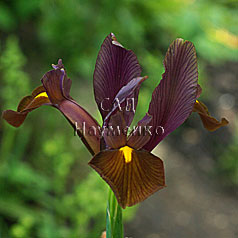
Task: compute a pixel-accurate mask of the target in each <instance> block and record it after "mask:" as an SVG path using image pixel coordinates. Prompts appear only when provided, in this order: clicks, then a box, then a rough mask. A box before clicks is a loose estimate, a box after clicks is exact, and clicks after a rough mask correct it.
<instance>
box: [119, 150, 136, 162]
mask: <svg viewBox="0 0 238 238" xmlns="http://www.w3.org/2000/svg"><path fill="white" fill-rule="evenodd" d="M120 151H121V152H122V153H123V155H124V158H125V162H126V163H130V162H131V157H132V151H133V149H132V148H131V147H129V146H124V147H122V148H121V149H120Z"/></svg>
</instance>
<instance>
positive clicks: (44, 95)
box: [35, 92, 48, 99]
mask: <svg viewBox="0 0 238 238" xmlns="http://www.w3.org/2000/svg"><path fill="white" fill-rule="evenodd" d="M39 97H46V98H48V95H47V93H46V92H42V93H40V94H38V95H37V96H36V97H35V99H36V98H39Z"/></svg>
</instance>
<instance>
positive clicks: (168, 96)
mask: <svg viewBox="0 0 238 238" xmlns="http://www.w3.org/2000/svg"><path fill="white" fill-rule="evenodd" d="M164 67H165V73H164V74H163V76H162V80H161V82H160V84H159V85H158V86H157V87H156V89H155V90H154V92H153V95H152V100H151V103H150V106H149V111H148V113H149V114H150V115H151V116H152V122H151V126H152V130H151V131H152V136H151V138H150V140H149V141H148V143H147V144H146V145H145V146H144V147H143V148H144V149H146V150H148V151H151V150H152V149H153V148H154V147H155V146H156V145H157V144H158V143H159V142H160V141H161V140H163V138H164V137H166V136H167V135H168V134H169V133H171V132H172V131H173V130H175V129H176V128H177V127H178V126H180V125H181V124H182V123H183V122H184V121H185V120H186V119H187V117H188V116H189V115H190V113H191V112H192V110H193V105H194V103H195V100H196V96H197V92H198V88H197V87H198V86H197V80H198V70H197V58H196V51H195V48H194V46H193V44H192V43H191V42H189V41H184V40H182V39H176V40H175V41H174V42H173V43H172V44H171V45H170V47H169V49H168V51H167V54H166V56H165V60H164Z"/></svg>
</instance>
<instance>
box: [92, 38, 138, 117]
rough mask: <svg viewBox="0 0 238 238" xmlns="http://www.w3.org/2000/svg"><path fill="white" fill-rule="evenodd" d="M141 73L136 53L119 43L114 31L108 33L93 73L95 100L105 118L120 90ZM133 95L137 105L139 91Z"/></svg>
mask: <svg viewBox="0 0 238 238" xmlns="http://www.w3.org/2000/svg"><path fill="white" fill-rule="evenodd" d="M140 74H141V67H140V65H139V63H138V60H137V57H136V55H135V54H134V53H133V52H132V51H131V50H127V49H125V48H124V47H123V46H122V45H121V44H120V43H118V42H117V41H116V38H115V36H114V35H113V34H112V33H111V34H110V35H108V36H107V37H106V39H105V40H104V42H103V44H102V46H101V49H100V52H99V54H98V57H97V61H96V66H95V71H94V75H93V78H94V81H93V86H94V95H95V100H96V103H97V105H98V108H99V110H100V112H101V115H102V117H103V119H104V118H105V117H106V115H107V114H108V112H110V111H111V109H112V105H113V100H114V99H115V96H116V95H117V93H118V92H119V90H120V89H121V88H122V87H123V86H125V85H126V84H127V83H128V82H130V81H131V80H132V79H133V78H136V77H139V76H140ZM133 96H134V97H135V105H136V104H137V97H138V92H135V95H133Z"/></svg>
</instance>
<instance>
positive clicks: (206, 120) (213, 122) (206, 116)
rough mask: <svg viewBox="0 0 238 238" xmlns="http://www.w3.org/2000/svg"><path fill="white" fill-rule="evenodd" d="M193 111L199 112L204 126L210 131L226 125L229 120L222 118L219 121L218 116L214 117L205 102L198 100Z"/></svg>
mask: <svg viewBox="0 0 238 238" xmlns="http://www.w3.org/2000/svg"><path fill="white" fill-rule="evenodd" d="M193 112H197V113H198V115H199V116H200V118H201V120H202V123H203V126H204V127H205V128H206V129H207V130H208V131H215V130H217V129H218V128H220V127H222V126H226V125H227V124H228V123H229V122H228V121H227V120H226V118H222V119H221V121H218V120H217V119H216V118H214V117H212V116H211V115H210V113H209V111H208V109H207V107H206V105H205V104H203V103H202V102H200V101H198V100H196V103H195V104H194V107H193Z"/></svg>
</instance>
